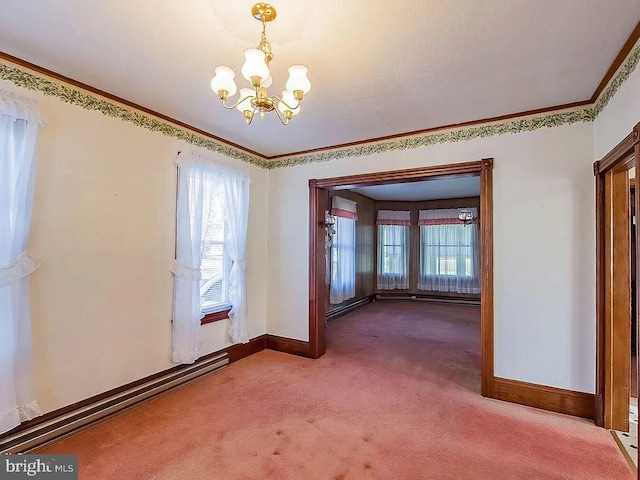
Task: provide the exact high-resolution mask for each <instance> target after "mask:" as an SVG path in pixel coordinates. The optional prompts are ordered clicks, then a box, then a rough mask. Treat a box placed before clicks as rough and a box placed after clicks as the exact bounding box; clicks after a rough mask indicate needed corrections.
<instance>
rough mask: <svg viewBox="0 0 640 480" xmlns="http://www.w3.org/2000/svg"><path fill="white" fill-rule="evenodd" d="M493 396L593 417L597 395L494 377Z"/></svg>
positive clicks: (569, 413) (508, 400)
mask: <svg viewBox="0 0 640 480" xmlns="http://www.w3.org/2000/svg"><path fill="white" fill-rule="evenodd" d="M491 396H492V397H493V398H496V399H498V400H504V401H506V402H513V403H519V404H520V405H528V406H530V407H536V408H541V409H543V410H550V411H552V412H558V413H564V414H566V415H573V416H576V417H583V418H589V419H593V417H594V414H595V395H593V394H591V393H583V392H575V391H573V390H565V389H562V388H555V387H547V386H545V385H537V384H535V383H527V382H520V381H518V380H509V379H506V378H499V377H496V378H494V379H493V391H492V395H491Z"/></svg>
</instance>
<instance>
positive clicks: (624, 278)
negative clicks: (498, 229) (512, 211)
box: [594, 124, 640, 458]
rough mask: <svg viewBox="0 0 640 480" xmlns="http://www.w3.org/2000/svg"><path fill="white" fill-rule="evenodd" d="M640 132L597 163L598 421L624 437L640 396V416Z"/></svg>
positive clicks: (638, 130) (596, 416)
mask: <svg viewBox="0 0 640 480" xmlns="http://www.w3.org/2000/svg"><path fill="white" fill-rule="evenodd" d="M639 133H640V124H638V125H637V126H636V127H635V128H634V130H633V132H631V133H630V134H629V135H628V136H627V137H626V138H625V139H624V140H623V141H622V142H620V143H619V144H618V145H617V146H616V147H615V148H614V149H613V150H612V151H611V152H610V153H609V154H607V155H606V156H605V157H604V158H603V159H602V160H600V161H598V162H596V163H595V164H594V174H595V176H596V235H597V237H596V242H597V244H596V249H597V250H596V255H597V261H596V282H597V290H596V315H597V332H596V334H597V337H596V338H597V348H596V363H597V365H596V415H595V422H596V424H597V425H598V426H601V427H604V428H607V429H610V430H616V431H618V432H621V433H628V432H629V430H630V411H631V408H630V407H633V404H634V400H633V399H634V398H635V405H636V412H637V391H636V392H635V393H634V389H635V390H637V383H638V377H637V375H638V369H637V358H638V356H637V347H638V345H637V343H638V342H637V334H638V332H637V328H636V327H635V325H637V321H638V309H637V304H638V291H637V288H634V287H635V280H636V278H637V272H638V268H639V259H638V256H637V255H636V251H637V246H638V236H637V235H636V234H635V227H634V219H635V212H638V211H640V210H639V208H638V207H639V205H640V199H639V198H638V195H635V188H632V186H633V187H635V178H634V177H635V172H636V171H638V162H639V161H640V158H639V157H640V145H639V143H638V141H639ZM634 337H635V338H634ZM634 362H636V365H633V363H634ZM633 367H635V368H633ZM632 377H634V378H633V379H632ZM636 447H637V444H636ZM636 452H637V448H636ZM634 458H637V453H636V455H635V456H634Z"/></svg>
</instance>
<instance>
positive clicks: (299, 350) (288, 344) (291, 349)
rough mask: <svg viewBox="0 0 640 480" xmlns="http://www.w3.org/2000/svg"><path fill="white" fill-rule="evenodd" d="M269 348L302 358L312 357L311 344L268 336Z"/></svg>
mask: <svg viewBox="0 0 640 480" xmlns="http://www.w3.org/2000/svg"><path fill="white" fill-rule="evenodd" d="M267 348H268V349H269V350H275V351H277V352H283V353H289V354H291V355H298V356H300V357H310V354H309V350H310V346H309V342H304V341H302V340H296V339H293V338H285V337H279V336H277V335H269V334H267Z"/></svg>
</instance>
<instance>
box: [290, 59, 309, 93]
mask: <svg viewBox="0 0 640 480" xmlns="http://www.w3.org/2000/svg"><path fill="white" fill-rule="evenodd" d="M308 71H309V69H308V68H307V67H305V66H304V65H293V66H291V67H289V80H287V84H286V87H287V90H288V91H290V92H295V91H296V90H301V91H302V93H305V94H306V93H308V92H309V90H311V82H309V79H308V78H307V72H308Z"/></svg>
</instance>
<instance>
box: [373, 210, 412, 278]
mask: <svg viewBox="0 0 640 480" xmlns="http://www.w3.org/2000/svg"><path fill="white" fill-rule="evenodd" d="M376 224H377V226H378V277H377V278H378V280H377V287H378V290H406V289H408V288H409V276H408V274H407V272H408V263H409V248H408V247H409V227H410V226H411V212H409V211H393V210H379V211H378V218H377V220H376Z"/></svg>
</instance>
